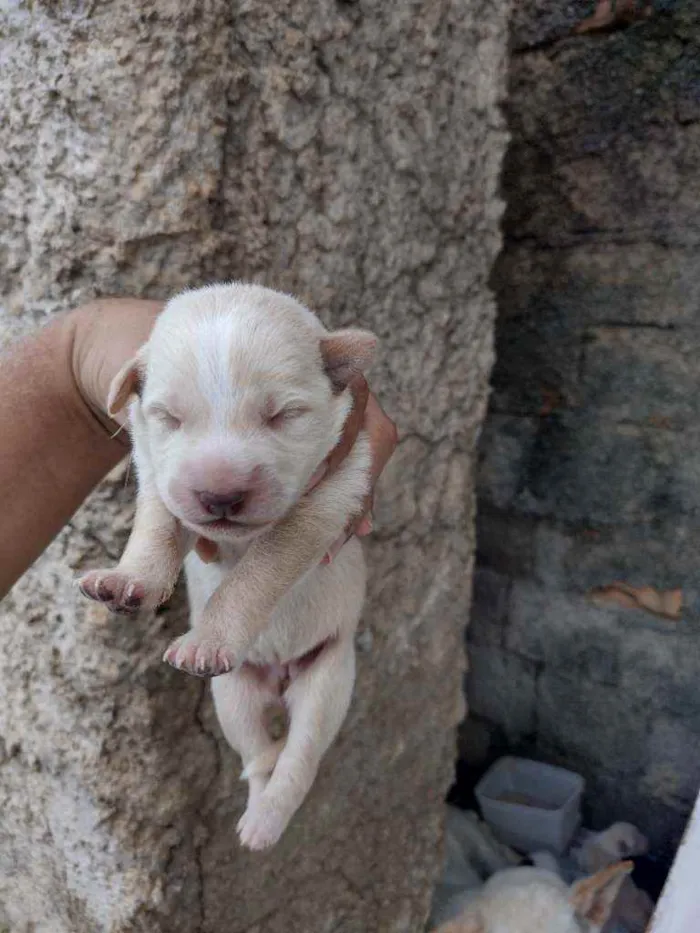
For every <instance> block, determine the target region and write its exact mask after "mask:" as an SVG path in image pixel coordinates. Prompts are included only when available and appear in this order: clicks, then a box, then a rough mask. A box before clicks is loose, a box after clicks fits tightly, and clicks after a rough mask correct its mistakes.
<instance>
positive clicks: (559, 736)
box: [461, 0, 700, 849]
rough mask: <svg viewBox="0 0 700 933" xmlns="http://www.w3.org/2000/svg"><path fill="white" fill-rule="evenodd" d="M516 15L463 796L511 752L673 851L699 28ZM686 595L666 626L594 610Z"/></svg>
mask: <svg viewBox="0 0 700 933" xmlns="http://www.w3.org/2000/svg"><path fill="white" fill-rule="evenodd" d="M592 6H593V3H592V2H571V3H559V4H556V3H555V4H552V3H550V2H547V3H545V2H522V3H520V4H518V6H517V10H516V13H515V20H514V26H513V35H512V60H511V72H510V102H509V107H508V118H509V123H510V129H511V132H512V134H513V135H512V142H511V146H510V151H509V155H508V157H507V160H506V166H505V173H504V189H505V190H504V193H505V196H506V199H507V203H508V210H507V214H506V218H505V234H506V245H505V249H504V252H503V254H502V256H501V258H500V261H499V263H498V266H497V268H496V271H495V275H494V286H495V288H496V291H497V294H498V300H499V323H498V335H497V350H498V353H497V364H496V368H495V371H494V375H493V394H492V399H491V409H490V416H489V418H488V421H487V424H486V427H485V430H484V433H483V436H482V442H481V467H480V486H479V526H478V541H479V555H478V564H477V571H476V581H475V598H474V606H473V612H472V621H471V627H470V630H469V635H468V640H469V651H470V662H471V675H470V678H469V684H468V693H469V698H470V705H471V719H470V721H469V722H468V723H467V724H466V725H465V727H464V730H463V734H462V744H461V749H462V755H463V757H464V758H465V760H466V761H467V762H468V763H469V765H470V768H469V772H470V774H471V775H473V776H476V775H478V774H479V772H480V769H481V768H482V767H483V766H484V765H485V764H487V763H488V762H489V761H490V760H492V759H493V758H494V757H495V756H496V755H497V754H499V753H501V752H502V751H503V750H506V749H515V750H516V751H521V752H524V753H526V754H531V755H534V756H537V757H542V758H544V759H546V760H552V761H556V762H561V763H563V764H565V765H569V766H571V767H573V768H575V769H577V770H579V771H580V772H581V773H583V774H584V775H585V777H586V779H587V781H588V787H589V793H588V797H587V808H588V818H589V819H590V820H591V821H592V822H593V824H594V825H598V826H602V825H604V824H606V823H607V822H609V821H611V820H614V819H631V820H632V821H634V822H636V823H637V824H638V825H640V827H641V828H643V829H644V830H645V831H647V832H649V833H650V834H651V836H652V838H653V840H654V843H655V845H656V846H657V847H660V848H668V849H670V848H671V847H672V846H673V845H674V844H675V843H676V842H677V839H678V836H679V833H680V831H681V829H682V826H683V823H684V821H685V819H686V817H687V815H688V812H689V808H690V804H691V801H692V799H693V798H694V796H695V794H696V792H697V790H698V787H699V786H700V601H699V592H700V547H699V546H700V423H699V421H698V411H699V409H700V391H699V389H700V361H699V359H698V358H699V357H700V9H698V4H697V0H685V2H665V3H659V2H657V3H656V5H655V10H654V15H653V16H652V17H650V18H649V19H647V20H645V21H644V22H640V23H637V24H635V25H632V26H630V27H629V28H625V29H623V30H620V31H615V32H611V33H608V34H597V33H596V34H593V33H591V34H587V35H582V36H577V37H572V36H571V30H572V27H573V26H574V25H575V24H576V23H577V22H579V21H580V20H581V19H582V18H583V17H585V16H586V15H587V14H589V13H590V12H591V7H592ZM617 580H622V581H625V582H627V583H629V584H632V585H635V586H641V585H650V586H653V587H656V588H658V589H672V588H681V589H682V591H683V600H684V609H683V613H682V618H681V619H679V620H678V621H666V620H663V619H659V618H656V617H655V616H653V615H650V614H649V613H647V612H643V611H636V610H622V609H616V608H614V607H612V608H600V607H598V606H596V605H594V604H593V603H592V602H591V600H590V598H589V593H590V591H591V589H593V588H595V587H598V586H601V585H605V584H609V583H611V582H613V581H617Z"/></svg>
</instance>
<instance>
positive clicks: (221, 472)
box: [108, 285, 376, 541]
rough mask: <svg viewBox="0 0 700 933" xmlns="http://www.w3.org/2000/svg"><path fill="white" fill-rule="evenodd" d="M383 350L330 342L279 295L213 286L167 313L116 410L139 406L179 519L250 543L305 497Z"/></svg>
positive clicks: (141, 431)
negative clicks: (358, 383)
mask: <svg viewBox="0 0 700 933" xmlns="http://www.w3.org/2000/svg"><path fill="white" fill-rule="evenodd" d="M375 344H376V339H375V337H374V336H373V335H372V334H370V333H368V332H367V331H360V330H344V331H335V332H331V333H329V332H328V331H326V330H325V329H324V328H323V327H322V325H321V323H320V322H319V320H318V319H317V318H316V317H315V316H314V315H313V314H312V313H311V312H310V311H308V310H307V309H306V308H304V307H303V306H302V305H300V304H299V303H298V302H296V301H295V300H294V299H292V298H289V297H288V296H286V295H281V294H279V293H277V292H274V291H271V290H270V289H266V288H262V287H259V286H250V285H220V286H212V287H210V288H204V289H200V290H198V291H193V292H187V293H185V294H183V295H180V296H178V297H177V298H175V299H173V300H172V301H170V302H169V303H168V304H167V305H166V307H165V309H164V311H163V313H162V314H161V315H160V317H159V318H158V320H157V322H156V325H155V327H154V330H153V333H152V335H151V338H150V339H149V341H148V343H147V344H146V346H145V347H144V348H143V349H142V350H141V351H140V353H139V355H138V357H137V358H136V359H134V360H132V361H131V362H130V363H129V364H127V365H126V366H125V367H124V369H123V370H122V371H121V372H120V373H119V374H118V375H117V377H116V378H115V380H114V382H113V383H112V387H111V391H110V396H109V401H108V408H109V410H110V413H114V412H116V411H118V410H119V409H120V408H122V407H123V406H124V405H125V404H127V402H128V401H130V400H132V406H131V409H130V415H131V423H132V430H133V431H134V433H135V435H138V440H139V447H140V449H141V450H146V451H147V459H148V464H147V468H148V469H151V470H152V473H153V477H154V480H155V483H156V486H157V488H158V492H159V494H160V496H161V498H162V499H163V501H164V503H165V504H166V506H167V508H168V509H169V510H170V511H171V512H172V513H173V515H175V516H176V517H177V518H178V519H180V521H182V523H183V524H184V525H186V526H187V527H189V528H191V529H192V530H193V531H196V532H197V533H199V534H202V535H204V536H206V537H208V538H210V539H212V540H217V541H226V540H230V539H240V538H246V537H250V536H252V535H255V534H256V533H259V532H260V531H261V530H263V529H264V528H265V527H267V526H268V525H270V524H271V523H273V522H275V521H277V520H279V519H280V518H281V517H282V516H283V515H284V514H285V513H286V512H287V511H288V510H289V509H290V508H291V507H292V506H293V505H294V503H295V502H297V501H298V499H299V498H300V497H301V495H302V494H303V492H304V489H305V487H306V485H307V484H308V482H309V480H310V479H311V477H312V475H313V473H314V471H315V469H316V468H317V467H318V466H319V465H320V464H321V462H322V461H323V459H324V458H325V457H326V455H327V454H328V453H329V452H330V450H331V449H332V448H333V446H334V445H335V443H336V442H337V440H338V438H339V436H340V432H341V430H342V426H343V424H344V422H345V419H346V417H347V414H348V412H349V409H350V405H351V398H350V393H349V392H348V391H346V389H347V386H348V383H349V382H350V380H351V379H352V377H353V376H354V375H356V374H359V373H361V372H363V371H364V370H365V369H366V368H367V367H368V366H369V365H370V363H371V361H372V358H373V356H374V349H375ZM141 468H142V469H143V467H141Z"/></svg>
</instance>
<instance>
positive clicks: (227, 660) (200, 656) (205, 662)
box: [163, 630, 236, 677]
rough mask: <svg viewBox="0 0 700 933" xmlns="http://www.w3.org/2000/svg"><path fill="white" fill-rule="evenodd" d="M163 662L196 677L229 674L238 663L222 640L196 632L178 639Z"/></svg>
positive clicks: (164, 656)
mask: <svg viewBox="0 0 700 933" xmlns="http://www.w3.org/2000/svg"><path fill="white" fill-rule="evenodd" d="M163 660H164V661H167V662H168V664H171V665H172V666H173V667H176V668H177V669H178V670H179V671H185V672H186V673H188V674H194V675H195V676H196V677H218V676H219V675H220V674H228V672H229V671H230V670H232V669H233V666H234V664H235V663H236V659H235V657H234V655H233V652H232V651H231V650H230V649H229V648H227V647H226V645H224V644H223V642H222V641H221V639H220V638H215V637H213V636H211V635H207V634H205V633H202V632H197V631H196V630H193V631H191V632H187V634H186V635H181V636H180V638H176V639H175V641H174V642H173V643H172V644H171V645H170V647H169V648H168V650H167V651H166V652H165V654H164V655H163Z"/></svg>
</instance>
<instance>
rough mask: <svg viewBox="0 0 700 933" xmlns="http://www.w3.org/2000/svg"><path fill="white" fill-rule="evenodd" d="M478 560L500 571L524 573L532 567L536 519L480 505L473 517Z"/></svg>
mask: <svg viewBox="0 0 700 933" xmlns="http://www.w3.org/2000/svg"><path fill="white" fill-rule="evenodd" d="M476 528H477V534H476V538H477V548H478V561H479V563H480V564H482V565H483V566H486V567H491V568H493V569H494V570H498V571H499V572H501V573H503V574H509V575H511V576H514V577H517V576H527V575H528V574H529V573H531V572H532V568H533V566H534V535H535V522H534V521H533V520H532V518H530V517H523V516H520V515H513V514H512V513H507V512H505V513H504V512H500V511H497V510H496V509H490V508H489V507H488V506H487V505H486V504H485V503H484V504H483V505H480V507H479V509H478V512H477V516H476Z"/></svg>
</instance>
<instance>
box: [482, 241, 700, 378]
mask: <svg viewBox="0 0 700 933" xmlns="http://www.w3.org/2000/svg"><path fill="white" fill-rule="evenodd" d="M493 280H494V285H495V287H496V290H497V294H498V307H499V319H498V323H497V332H499V333H500V332H501V331H506V330H508V329H509V328H510V326H511V321H510V319H511V318H517V317H519V316H527V317H528V318H529V319H530V321H531V328H530V334H531V335H532V336H531V339H532V340H537V339H538V336H537V332H538V331H539V330H540V327H539V320H540V318H541V317H543V318H544V326H543V328H542V329H543V330H545V332H546V330H547V318H548V316H551V313H552V309H555V310H556V313H557V314H558V315H559V317H560V318H561V320H562V323H563V324H565V325H566V326H568V328H569V329H570V331H578V332H580V331H581V330H582V329H583V328H586V327H590V326H591V325H606V324H607V325H617V326H620V325H630V326H636V325H640V326H644V325H649V326H650V327H662V328H663V327H669V328H670V327H678V326H681V325H684V324H688V325H692V324H693V322H694V321H695V318H696V312H697V308H698V305H699V304H700V281H699V280H698V275H697V252H696V250H694V249H685V248H683V247H682V246H679V247H670V246H668V245H659V244H657V243H653V242H652V243H644V242H642V243H634V244H628V243H626V244H624V245H619V244H617V243H599V242H596V241H595V240H593V241H591V240H590V239H589V238H585V239H584V240H583V242H574V243H571V244H570V245H567V246H565V247H562V248H561V249H557V250H556V251H553V250H551V249H547V248H545V247H541V246H539V245H538V244H537V242H534V243H532V242H529V243H527V244H522V243H519V242H511V243H510V244H509V246H508V249H507V250H505V251H504V252H503V253H502V254H501V256H500V257H499V260H498V262H497V264H496V268H495V270H494V276H493ZM496 372H498V373H499V378H500V379H501V381H507V382H512V383H513V384H514V386H513V389H514V392H515V383H517V382H518V381H521V380H520V373H521V369H520V368H519V369H518V370H516V371H515V372H514V373H513V374H512V375H510V373H509V368H507V367H500V366H499V364H498V362H497V364H496Z"/></svg>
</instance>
